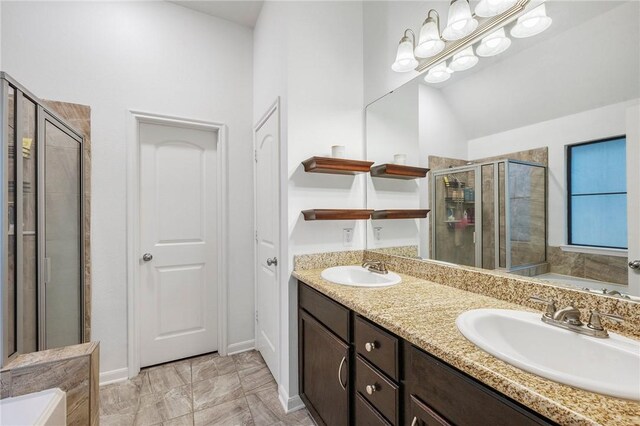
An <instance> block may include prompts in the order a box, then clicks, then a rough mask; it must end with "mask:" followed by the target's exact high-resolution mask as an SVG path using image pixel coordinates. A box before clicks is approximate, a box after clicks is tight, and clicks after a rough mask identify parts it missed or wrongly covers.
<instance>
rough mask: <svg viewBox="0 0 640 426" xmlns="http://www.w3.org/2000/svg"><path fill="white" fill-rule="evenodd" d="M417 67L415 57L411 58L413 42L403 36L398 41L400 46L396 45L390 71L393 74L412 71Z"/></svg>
mask: <svg viewBox="0 0 640 426" xmlns="http://www.w3.org/2000/svg"><path fill="white" fill-rule="evenodd" d="M417 66H418V61H417V60H416V57H415V56H413V42H412V41H411V40H409V37H407V36H406V35H405V36H404V37H402V39H401V40H400V44H398V52H397V53H396V60H395V62H394V63H393V64H392V65H391V69H392V70H394V71H395V72H407V71H411V70H413V69H414V68H415V67H417Z"/></svg>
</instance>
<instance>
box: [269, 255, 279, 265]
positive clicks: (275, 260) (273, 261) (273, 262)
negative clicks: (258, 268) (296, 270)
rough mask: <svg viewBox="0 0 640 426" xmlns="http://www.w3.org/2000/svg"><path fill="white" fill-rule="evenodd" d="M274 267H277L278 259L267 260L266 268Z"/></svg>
mask: <svg viewBox="0 0 640 426" xmlns="http://www.w3.org/2000/svg"><path fill="white" fill-rule="evenodd" d="M271 265H275V266H278V258H277V257H274V258H273V259H267V266H271Z"/></svg>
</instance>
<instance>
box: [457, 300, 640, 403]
mask: <svg viewBox="0 0 640 426" xmlns="http://www.w3.org/2000/svg"><path fill="white" fill-rule="evenodd" d="M540 317H541V314H536V313H531V312H523V311H510V310H504V309H476V310H472V311H467V312H464V313H463V314H461V315H460V316H458V318H457V320H456V325H457V326H458V329H459V330H460V332H461V333H462V334H463V335H464V336H465V337H466V338H467V339H469V340H470V341H471V342H473V343H475V344H476V345H477V346H479V347H480V348H481V349H483V350H485V351H487V352H489V353H490V354H491V355H493V356H495V357H497V358H499V359H501V360H503V361H505V362H508V363H509V364H512V365H515V366H516V367H519V368H521V369H523V370H525V371H528V372H530V373H534V374H537V375H539V376H542V377H545V378H547V379H550V380H554V381H556V382H560V383H563V384H566V385H569V386H574V387H577V388H581V389H585V390H588V391H591V392H597V393H601V394H604V395H609V396H614V397H618V398H625V399H632V400H636V401H640V342H638V341H635V340H632V339H628V338H626V337H623V336H620V335H618V334H615V333H609V338H605V339H601V338H597V337H591V336H585V335H581V334H578V333H575V332H573V331H569V330H563V329H561V328H558V327H554V326H552V325H549V324H545V323H543V322H542V321H541V320H540Z"/></svg>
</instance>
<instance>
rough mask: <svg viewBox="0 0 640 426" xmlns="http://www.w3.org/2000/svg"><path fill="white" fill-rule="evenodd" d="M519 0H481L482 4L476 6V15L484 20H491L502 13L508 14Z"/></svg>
mask: <svg viewBox="0 0 640 426" xmlns="http://www.w3.org/2000/svg"><path fill="white" fill-rule="evenodd" d="M516 1H517V0H480V3H478V5H477V6H476V10H475V12H476V15H477V16H480V17H482V18H491V17H492V16H498V15H500V14H501V13H504V12H506V11H507V10H509V9H510V8H512V7H513V5H515V4H516Z"/></svg>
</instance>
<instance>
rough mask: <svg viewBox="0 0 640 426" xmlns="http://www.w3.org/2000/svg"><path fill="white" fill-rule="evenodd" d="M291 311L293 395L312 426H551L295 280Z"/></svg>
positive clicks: (538, 416)
mask: <svg viewBox="0 0 640 426" xmlns="http://www.w3.org/2000/svg"><path fill="white" fill-rule="evenodd" d="M298 306H299V310H298V313H299V320H298V327H299V330H298V333H299V374H300V396H301V398H302V400H303V401H304V403H305V404H306V405H307V408H308V409H309V411H310V413H311V415H312V416H313V418H314V419H315V421H316V423H318V424H321V425H331V426H334V425H336V426H340V425H398V426H399V425H406V426H409V425H411V426H447V425H458V426H465V425H473V426H484V425H487V426H489V425H491V426H501V425H504V426H506V425H518V426H521V425H522V426H529V425H554V424H555V423H553V422H551V421H549V420H548V419H545V418H544V417H542V416H540V415H538V414H537V413H534V412H533V411H531V410H529V409H528V408H526V407H524V406H523V405H521V404H519V403H517V402H516V401H513V400H512V399H510V398H508V397H507V396H505V395H502V394H501V393H499V392H497V391H496V390H494V389H492V388H490V387H488V386H486V385H484V384H482V383H480V382H479V381H477V380H475V379H474V378H472V377H470V376H468V375H467V374H465V373H463V372H461V371H459V370H457V369H455V368H453V367H452V366H450V365H448V364H447V363H445V362H444V361H442V360H440V359H438V358H436V357H434V356H433V355H431V354H429V353H426V352H424V351H423V350H421V349H419V348H417V347H415V346H413V345H411V344H410V343H409V342H407V341H405V340H403V339H401V338H399V337H398V336H395V335H394V334H393V333H390V332H389V331H387V330H384V329H383V328H382V327H380V326H378V325H377V324H375V323H373V322H371V321H369V320H367V319H365V318H363V317H361V316H359V315H357V314H355V313H354V312H352V311H350V310H349V309H348V308H346V307H344V306H343V305H341V304H339V303H337V302H336V301H334V300H332V299H331V298H329V297H327V296H325V295H323V294H322V293H320V292H318V291H316V290H314V289H312V288H311V287H309V286H307V285H306V284H304V283H302V282H299V291H298ZM368 387H369V388H368Z"/></svg>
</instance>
